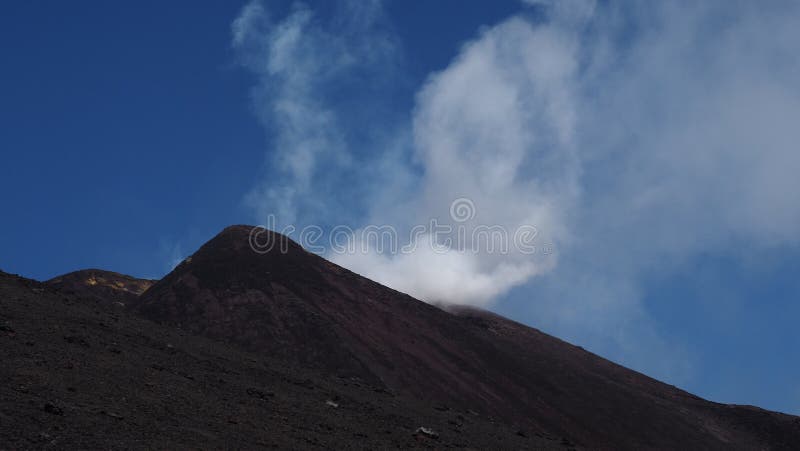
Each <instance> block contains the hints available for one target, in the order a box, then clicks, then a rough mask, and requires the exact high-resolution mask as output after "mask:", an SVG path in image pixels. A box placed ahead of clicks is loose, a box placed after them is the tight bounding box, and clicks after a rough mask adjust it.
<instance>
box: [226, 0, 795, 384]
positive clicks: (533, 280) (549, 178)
mask: <svg viewBox="0 0 800 451" xmlns="http://www.w3.org/2000/svg"><path fill="white" fill-rule="evenodd" d="M524 3H525V4H526V5H527V6H521V11H520V13H519V14H517V15H515V16H513V17H510V18H508V19H506V20H505V21H503V22H501V23H499V24H497V25H495V26H493V27H491V28H489V29H486V30H484V31H482V32H481V33H480V34H479V35H478V36H477V37H476V38H475V39H474V40H472V41H470V42H468V43H466V44H465V45H464V46H463V48H462V49H461V51H460V53H459V54H458V55H457V56H456V57H455V58H454V59H453V61H452V62H451V63H450V65H449V66H448V67H447V68H446V69H444V70H443V71H441V72H438V73H435V74H432V75H431V76H430V77H429V79H428V81H427V82H426V83H425V85H424V86H423V87H422V88H421V89H420V90H419V91H418V93H417V96H416V104H415V107H414V109H413V118H412V121H411V123H406V122H403V121H402V120H400V119H397V118H390V117H389V116H381V118H382V119H391V121H387V122H383V123H381V124H380V127H381V128H383V129H384V130H387V131H388V132H387V133H385V134H383V135H380V136H371V137H370V139H362V138H363V137H361V138H359V137H354V133H355V132H354V130H357V129H358V128H359V127H358V126H359V124H355V123H348V124H344V123H343V122H342V118H343V114H341V112H339V110H337V108H338V107H337V104H336V103H335V102H328V101H327V100H326V99H329V97H326V95H322V94H321V93H322V92H323V91H325V89H326V87H328V86H329V85H330V84H331V83H339V82H340V81H341V80H345V79H348V78H349V77H353V76H359V75H367V76H369V77H374V78H376V79H381V78H384V79H385V78H386V77H389V74H391V73H394V72H396V71H398V70H399V68H400V67H401V66H402V56H401V53H402V51H401V49H400V47H399V45H398V44H397V43H396V42H395V39H394V38H393V36H392V34H391V32H390V31H387V30H388V28H387V27H385V26H384V24H385V19H384V18H383V15H382V13H381V8H380V4H378V3H374V2H373V3H369V4H367V6H364V7H361V6H360V5H361V3H358V4H353V3H343V4H342V6H341V8H342V11H345V12H344V13H342V15H343V17H346V16H348V15H349V16H352V17H356V18H357V19H354V20H345V21H342V20H340V19H336V18H334V19H333V21H332V22H331V23H321V22H319V21H315V20H312V17H313V13H312V12H311V11H310V10H308V9H304V8H299V9H297V10H295V11H294V12H293V13H291V14H290V15H289V16H288V17H287V18H285V19H284V20H282V21H280V22H277V23H273V22H270V21H269V20H268V18H267V14H266V11H265V9H264V8H263V7H262V6H261V4H260V3H258V2H254V3H251V4H250V5H248V6H247V7H246V8H245V9H244V10H243V12H242V14H241V16H240V17H239V18H238V19H237V20H236V21H235V22H234V26H233V30H234V39H233V42H234V46H235V47H236V49H237V50H239V53H240V55H241V57H242V61H243V64H245V65H246V66H247V67H249V68H250V69H252V70H253V71H254V73H255V74H256V75H257V76H258V77H259V80H260V81H259V84H258V86H257V88H256V89H255V91H254V92H255V103H256V105H257V107H258V109H259V111H260V112H261V117H262V119H263V120H264V121H265V123H269V124H270V125H271V130H273V131H274V132H275V133H276V134H277V138H276V139H275V143H274V144H275V145H274V148H275V155H276V157H275V160H274V161H275V166H274V167H275V170H274V171H273V172H272V174H273V175H274V177H269V178H267V179H266V180H265V184H264V185H263V187H259V188H257V189H256V190H255V191H254V192H253V193H252V194H251V196H250V199H251V200H252V201H253V203H254V205H256V206H257V207H258V209H257V210H258V214H259V219H263V215H265V214H266V213H267V212H276V213H278V214H279V217H280V215H284V218H285V219H286V220H287V221H299V222H301V223H302V222H303V221H309V222H310V221H312V220H316V221H319V220H320V219H319V218H320V217H324V218H326V219H325V220H331V218H333V217H334V216H335V215H336V214H339V213H340V212H341V209H339V208H336V209H333V210H335V212H334V213H331V210H332V209H331V208H329V207H328V208H326V207H325V205H337V206H342V205H345V204H346V203H345V204H343V203H342V201H341V199H342V193H341V192H332V191H331V190H330V187H332V186H336V185H335V184H332V183H331V181H332V180H333V181H337V180H338V181H343V180H347V181H348V182H347V183H346V184H345V185H346V186H352V185H353V184H356V185H358V189H357V190H356V191H355V192H349V193H348V194H347V198H348V199H354V198H355V199H359V201H357V202H354V203H353V204H352V208H351V209H350V211H352V212H353V214H352V215H351V216H349V218H347V219H346V221H349V222H345V223H349V224H355V225H358V224H362V225H366V224H392V225H394V226H396V227H398V228H399V229H400V230H410V229H411V228H412V227H413V226H414V225H415V224H425V223H427V222H428V220H429V219H430V218H440V219H442V220H445V219H447V218H448V208H449V206H450V203H451V202H452V201H453V199H456V198H462V197H466V198H469V199H471V200H472V201H473V202H474V204H475V206H476V215H475V217H474V218H473V219H471V220H470V221H469V222H468V223H466V225H467V226H468V227H475V226H477V225H480V224H497V225H501V226H503V227H505V228H506V229H507V230H512V231H513V230H514V229H516V228H517V227H519V226H521V225H524V224H532V225H535V226H536V227H537V229H538V231H539V237H538V239H539V240H540V242H541V243H553V244H554V246H555V250H556V253H555V254H552V255H547V256H543V255H541V254H535V255H528V254H525V255H523V254H521V253H519V252H513V251H512V252H511V253H510V254H509V255H502V256H500V255H491V254H488V253H478V254H475V253H471V252H466V251H465V250H464V249H458V248H454V249H452V250H450V251H449V252H431V251H429V250H426V249H430V247H426V246H419V247H418V249H419V251H417V252H413V253H408V254H397V255H385V254H379V253H376V252H368V253H358V254H346V255H332V256H331V257H332V258H333V259H334V260H335V261H337V262H339V263H340V264H342V265H344V266H347V267H349V268H351V269H353V270H355V271H357V272H359V273H362V274H364V275H366V276H368V277H371V278H374V279H376V280H378V281H380V282H383V283H386V284H388V285H389V286H392V287H394V288H396V289H399V290H402V291H407V292H409V293H410V294H412V295H416V296H419V297H421V298H422V299H425V300H428V301H438V302H449V303H459V304H464V303H470V304H474V305H487V304H489V303H491V302H492V301H494V300H496V299H498V298H499V297H501V296H503V295H504V294H507V293H508V292H509V290H511V289H513V288H514V287H520V286H522V285H524V287H521V288H520V289H518V290H515V295H516V296H519V293H521V292H522V293H528V296H530V297H531V299H534V298H535V301H532V302H530V309H531V310H532V312H533V313H534V314H535V315H536V316H537V318H539V319H540V322H541V323H542V324H549V325H550V329H551V330H553V331H556V332H558V333H560V334H562V336H564V337H565V338H568V339H573V340H577V341H579V342H587V341H591V342H592V343H594V344H595V348H596V349H598V348H599V349H605V350H607V351H609V352H608V353H609V354H610V355H611V356H612V357H616V358H618V359H619V360H622V361H626V362H629V363H631V364H632V365H634V366H636V367H640V368H641V367H645V368H648V369H649V370H650V371H651V373H653V374H655V375H657V376H662V377H669V378H672V379H673V380H674V379H676V378H678V379H679V378H680V377H681V375H682V373H685V372H688V371H690V368H689V366H688V362H684V363H685V365H676V364H675V362H676V361H683V360H686V359H685V358H684V356H683V354H682V352H683V351H681V350H680V349H679V348H678V347H676V346H674V345H672V346H670V345H667V344H666V343H664V342H663V341H662V340H661V339H660V338H659V336H658V334H657V333H656V332H655V331H654V330H653V328H652V326H651V322H650V320H649V318H648V317H647V313H646V312H645V309H644V308H643V306H642V304H641V295H642V293H641V291H642V286H641V278H642V274H643V273H644V272H646V271H651V270H654V269H655V270H658V271H664V272H669V271H671V270H672V269H673V268H676V267H677V266H678V265H680V264H681V262H682V261H685V260H686V259H687V258H690V257H692V256H693V255H697V254H699V253H704V252H723V253H735V252H737V251H739V250H741V249H742V248H743V247H745V246H746V247H748V248H753V249H761V248H767V247H770V246H781V245H796V244H798V239H800V234H798V231H799V230H800V202H797V195H796V193H798V192H800V178H798V177H797V174H798V173H800V152H798V150H797V149H798V147H797V146H798V144H797V143H798V142H800V127H797V118H798V117H800V85H799V83H800V82H798V80H800V76H799V75H800V60H798V58H797V57H796V56H797V55H798V54H800V29H798V27H796V24H797V23H798V21H800V5H798V4H797V3H796V2H770V3H769V4H768V5H767V4H755V3H747V2H736V1H734V2H703V3H702V4H694V3H683V2H678V1H664V2H657V3H648V4H647V5H641V4H637V3H631V4H628V3H625V2H623V3H617V4H613V5H605V4H604V5H602V6H600V5H596V4H595V3H594V2H592V1H588V0H587V1H583V0H571V1H559V2H552V3H551V2H545V1H541V0H537V1H526V2H524ZM357 5H358V6H357ZM354 11H359V12H360V13H359V14H355V13H354ZM326 27H328V28H326ZM326 30H327V31H326ZM332 30H335V31H332ZM369 77H367V78H369ZM365 89H367V94H366V95H364V96H362V97H359V98H358V99H357V100H359V101H361V102H362V103H363V104H364V105H368V106H370V105H371V108H377V107H375V103H376V102H377V100H376V98H378V97H377V96H374V95H372V94H374V92H376V91H369V89H377V90H380V89H389V88H387V87H386V85H381V86H377V87H376V86H373V85H367V88H365ZM326 92H327V91H326ZM318 94H319V95H318ZM320 99H322V100H320ZM353 167H356V168H357V169H358V171H356V172H354V170H353ZM353 177H355V178H353ZM276 180H277V181H278V182H279V183H277V184H276V183H275V181H276ZM359 191H360V192H365V193H370V194H369V195H365V196H358V192H359ZM312 198H313V200H309V199H312ZM345 210H347V209H345ZM337 212H338V213H337ZM312 217H313V219H309V218H312ZM341 219H342V218H336V220H341ZM331 221H332V220H331ZM419 239H420V240H421V241H422V242H423V244H424V242H425V240H430V239H431V237H430V236H429V235H423V236H422V237H420V238H419ZM534 276H537V277H534ZM645 348H646V349H649V350H650V351H649V352H647V353H645V352H644V351H643V349H645ZM659 350H663V352H660V351H659ZM653 355H655V356H656V357H653ZM677 373H681V374H677Z"/></svg>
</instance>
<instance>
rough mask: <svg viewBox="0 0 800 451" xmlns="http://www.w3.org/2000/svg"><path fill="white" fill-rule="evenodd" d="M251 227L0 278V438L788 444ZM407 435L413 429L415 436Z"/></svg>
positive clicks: (14, 444)
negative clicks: (174, 258)
mask: <svg viewBox="0 0 800 451" xmlns="http://www.w3.org/2000/svg"><path fill="white" fill-rule="evenodd" d="M252 230H253V227H251V226H231V227H228V228H226V229H225V230H223V231H222V232H221V233H219V234H218V235H217V236H216V237H214V238H213V239H212V240H210V241H209V242H208V243H206V244H205V245H203V246H202V247H201V248H200V249H199V250H197V252H195V253H194V254H193V255H192V256H191V257H189V258H187V259H186V260H185V261H184V262H183V263H181V264H180V265H179V266H178V267H176V268H175V269H174V270H173V271H172V272H171V273H169V274H168V275H167V276H165V277H164V278H163V279H161V280H160V281H147V280H138V279H135V278H132V277H130V276H125V275H121V274H116V273H111V272H107V271H100V270H84V271H77V272H75V273H70V274H67V275H64V276H60V277H57V278H55V279H53V280H50V281H48V282H46V283H39V282H36V281H32V280H29V279H24V278H21V277H17V276H11V275H7V274H4V273H0V352H1V353H0V358H2V360H3V362H4V364H3V366H2V368H0V449H5V448H12V449H15V448H32V447H34V448H38V447H55V448H75V447H80V448H154V447H156V448H164V447H179V448H185V447H201V448H229V447H236V448H253V447H278V448H293V449H306V448H327V449H330V448H334V449H386V448H409V447H416V448H451V447H453V448H473V449H572V448H574V449H609V450H612V449H613V450H619V449H631V450H640V449H720V450H723V449H725V450H728V449H748V450H749V449H759V450H760V449H775V450H778V449H794V448H795V445H796V444H797V443H800V418H798V417H794V416H790V415H785V414H781V413H776V412H769V411H766V410H762V409H759V408H756V407H750V406H736V405H726V404H718V403H714V402H710V401H706V400H704V399H701V398H699V397H697V396H694V395H692V394H690V393H687V392H685V391H683V390H680V389H678V388H676V387H673V386H671V385H668V384H664V383H662V382H659V381H657V380H655V379H652V378H650V377H647V376H645V375H643V374H640V373H638V372H635V371H632V370H629V369H627V368H624V367H622V366H620V365H617V364H615V363H613V362H610V361H608V360H606V359H603V358H601V357H599V356H597V355H595V354H592V353H590V352H587V351H585V350H584V349H582V348H580V347H576V346H573V345H571V344H569V343H566V342H564V341H562V340H559V339H557V338H555V337H552V336H550V335H547V334H545V333H542V332H541V331H539V330H537V329H534V328H531V327H528V326H525V325H523V324H520V323H517V322H514V321H512V320H509V319H507V318H503V317H501V316H498V315H495V314H493V313H490V312H486V311H482V310H478V309H474V308H468V307H457V306H450V307H447V308H446V309H443V308H439V307H437V306H434V305H430V304H427V303H425V302H422V301H419V300H417V299H414V298H412V297H410V296H408V295H406V294H403V293H400V292H397V291H395V290H392V289H390V288H387V287H385V286H382V285H380V284H378V283H376V282H373V281H371V280H369V279H366V278H364V277H361V276H359V275H358V274H355V273H353V272H351V271H348V270H346V269H344V268H341V267H339V266H337V265H335V264H333V263H331V262H329V261H327V260H325V259H324V258H322V257H320V256H318V255H315V254H312V253H309V252H307V251H305V250H304V249H303V248H302V247H301V246H300V245H298V244H297V243H294V242H292V241H290V240H288V238H286V237H283V236H280V235H277V234H274V233H273V232H266V231H263V233H265V234H267V235H263V234H262V236H261V237H262V239H263V238H264V237H265V236H266V237H268V238H270V239H272V240H273V242H280V241H281V240H284V242H285V243H286V244H287V246H286V247H285V249H281V247H280V246H278V247H276V248H274V249H272V250H270V251H269V252H266V253H257V252H254V251H253V250H252V249H251V247H250V234H251V231H252ZM420 428H425V429H420Z"/></svg>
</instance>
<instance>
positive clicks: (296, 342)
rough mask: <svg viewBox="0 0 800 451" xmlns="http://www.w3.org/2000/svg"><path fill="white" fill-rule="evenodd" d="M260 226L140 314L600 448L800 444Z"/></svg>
mask: <svg viewBox="0 0 800 451" xmlns="http://www.w3.org/2000/svg"><path fill="white" fill-rule="evenodd" d="M251 230H252V228H251V227H249V226H233V227H229V228H227V229H225V230H224V231H223V232H222V233H220V234H219V235H218V236H217V237H215V238H214V239H213V240H211V241H210V242H209V243H207V244H206V245H204V246H203V247H202V248H201V249H200V250H198V251H197V252H196V253H195V254H194V255H193V256H192V257H191V258H190V259H187V261H186V262H184V263H183V264H181V265H180V266H179V267H177V268H176V269H175V270H174V271H173V272H172V273H170V274H169V275H168V276H167V277H165V278H164V279H162V280H161V281H160V282H158V283H157V284H156V285H154V286H153V287H152V288H151V289H150V290H148V291H147V292H146V293H144V294H143V295H142V297H141V298H140V301H139V303H138V305H137V308H138V310H139V311H140V312H141V313H143V314H144V315H146V316H147V317H150V318H152V319H154V320H156V321H159V322H162V323H165V324H172V325H177V326H180V327H182V328H183V329H184V330H187V331H191V332H193V333H198V334H202V335H205V336H208V337H212V338H215V339H221V340H225V341H227V342H231V343H236V344H238V345H240V346H243V347H244V348H246V349H250V350H252V351H254V352H258V353H260V354H261V355H268V356H279V357H281V358H285V359H290V360H291V361H294V362H296V363H298V364H300V365H302V366H306V367H314V368H317V369H319V370H320V371H323V372H326V373H327V374H334V375H339V376H348V377H349V376H357V377H359V378H360V379H361V380H364V381H368V382H369V383H371V384H376V385H381V386H384V387H387V388H389V389H391V390H393V391H397V392H399V393H402V394H407V395H409V396H413V397H415V398H417V399H426V400H431V401H433V402H438V403H443V404H445V405H446V406H450V407H454V408H459V409H464V408H471V409H475V410H477V411H479V412H482V413H486V414H489V415H492V416H497V417H499V418H501V419H502V421H504V422H506V423H509V424H514V425H516V427H519V428H522V429H525V430H529V431H538V432H539V433H547V434H550V435H551V436H559V437H567V438H568V439H569V440H572V441H573V442H576V443H578V444H581V445H585V446H587V447H591V448H606V449H623V448H625V449H647V448H651V449H652V448H659V449H687V448H691V449H697V448H700V449H732V448H738V449H791V447H792V446H793V445H794V444H795V443H797V442H798V441H800V419H798V418H796V417H791V416H788V415H782V414H777V413H772V412H767V411H763V410H760V409H756V408H749V407H736V406H726V405H720V404H715V403H711V402H708V401H705V400H703V399H700V398H698V397H696V396H693V395H691V394H689V393H686V392H684V391H681V390H679V389H676V388H675V387H672V386H669V385H666V384H663V383H660V382H658V381H656V380H653V379H651V378H649V377H646V376H644V375H642V374H639V373H636V372H634V371H631V370H628V369H626V368H623V367H621V366H619V365H616V364H613V363H611V362H609V361H607V360H604V359H602V358H599V357H597V356H595V355H593V354H591V353H588V352H586V351H584V350H583V349H581V348H578V347H575V346H572V345H569V344H567V343H565V342H563V341H561V340H558V339H556V338H553V337H551V336H548V335H546V334H543V333H541V332H539V331H537V330H535V329H532V328H529V327H525V326H523V325H520V324H517V323H514V322H512V321H509V320H506V319H504V318H500V317H497V316H494V315H490V314H487V313H485V312H475V311H472V310H463V309H462V310H460V311H458V312H456V313H455V314H453V313H448V312H445V311H443V310H440V309H438V308H436V307H433V306H430V305H428V304H425V303H423V302H420V301H418V300H416V299H413V298H411V297H409V296H407V295H404V294H402V293H398V292H396V291H394V290H391V289H388V288H386V287H383V286H381V285H379V284H377V283H375V282H372V281H370V280H367V279H365V278H363V277H360V276H358V275H356V274H354V273H352V272H350V271H347V270H345V269H343V268H341V267H338V266H336V265H334V264H332V263H330V262H328V261H326V260H324V259H322V258H321V257H319V256H316V255H313V254H310V253H308V252H306V251H304V250H303V249H302V248H301V247H300V246H299V245H297V244H295V243H293V242H292V243H290V245H289V248H288V252H285V253H284V252H279V251H278V249H277V248H276V249H275V250H273V251H271V252H268V253H266V254H263V255H262V254H258V253H255V252H253V251H252V250H251V249H250V247H249V234H250V231H251ZM270 233H271V232H270ZM271 236H272V239H273V240H278V239H280V238H279V236H277V235H271ZM261 238H263V236H262V237H261Z"/></svg>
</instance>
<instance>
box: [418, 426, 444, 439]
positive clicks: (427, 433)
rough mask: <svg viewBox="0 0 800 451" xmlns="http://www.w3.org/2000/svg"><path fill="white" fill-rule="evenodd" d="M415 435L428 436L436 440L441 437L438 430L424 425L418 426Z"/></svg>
mask: <svg viewBox="0 0 800 451" xmlns="http://www.w3.org/2000/svg"><path fill="white" fill-rule="evenodd" d="M414 435H415V436H417V437H427V438H431V439H434V440H436V439H438V438H439V434H437V433H436V431H434V430H433V429H430V428H426V427H424V426H420V427H418V428H417V430H416V431H414Z"/></svg>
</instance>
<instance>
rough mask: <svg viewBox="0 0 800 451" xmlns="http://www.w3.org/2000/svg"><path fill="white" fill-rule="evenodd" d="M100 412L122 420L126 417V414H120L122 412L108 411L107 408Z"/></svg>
mask: <svg viewBox="0 0 800 451" xmlns="http://www.w3.org/2000/svg"><path fill="white" fill-rule="evenodd" d="M100 413H102V414H103V415H106V416H109V417H111V418H113V419H115V420H122V419H124V418H125V417H124V416H122V415H120V414H118V413H114V412H106V411H105V410H103V411H102V412H100Z"/></svg>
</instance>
